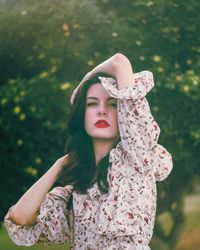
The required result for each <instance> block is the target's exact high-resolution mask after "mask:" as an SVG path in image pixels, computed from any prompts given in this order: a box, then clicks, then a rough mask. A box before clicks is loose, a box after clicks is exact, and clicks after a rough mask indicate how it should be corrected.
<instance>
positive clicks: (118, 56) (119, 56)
mask: <svg viewBox="0 0 200 250" xmlns="http://www.w3.org/2000/svg"><path fill="white" fill-rule="evenodd" d="M114 62H115V63H124V62H129V60H128V58H127V57H126V56H125V55H123V54H122V53H116V54H115V55H114Z"/></svg>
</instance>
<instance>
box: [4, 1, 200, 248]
mask: <svg viewBox="0 0 200 250" xmlns="http://www.w3.org/2000/svg"><path fill="white" fill-rule="evenodd" d="M199 7H200V3H199V1H197V0H192V1H190V2H188V1H187V2H186V1H181V0H175V1H165V0H163V1H161V0H156V1H143V0H140V1H139V0H136V1H131V0H129V1H128V0H124V1H119V0H101V1H100V0H79V1H78V0H73V1H72V0H71V1H70V0H65V1H64V0H60V1H57V0H44V1H39V0H35V1H31V0H29V1H26V0H21V1H16V0H12V1H11V0H7V1H3V0H0V71H1V72H0V138H1V140H0V169H1V177H0V178H1V179H0V219H1V221H3V218H4V216H5V214H6V211H7V210H8V208H9V207H10V206H11V205H12V204H13V203H15V202H16V201H17V200H18V199H19V197H20V196H21V195H22V194H23V193H24V192H25V191H26V190H27V189H28V188H29V187H30V186H31V184H32V183H34V182H35V181H36V180H37V179H38V178H39V177H40V176H41V175H42V174H43V173H44V172H45V171H46V170H47V169H48V168H49V167H50V166H51V165H52V164H53V163H54V161H55V160H56V159H57V158H58V157H60V156H62V155H63V154H64V145H65V142H66V139H67V134H66V120H67V115H68V112H69V110H70V105H69V97H70V94H71V93H72V90H73V88H74V86H76V85H77V84H78V82H79V81H80V80H81V78H82V77H83V76H84V74H85V73H87V72H88V71H89V70H91V69H92V67H94V66H95V65H97V64H98V63H100V62H101V61H103V60H105V59H106V58H108V57H110V56H111V55H113V54H114V53H117V52H121V53H123V54H125V55H126V56H127V57H128V58H130V60H131V63H132V64H133V68H134V71H135V72H137V71H142V70H150V71H152V72H153V74H154V80H155V88H154V89H153V90H152V91H151V92H150V93H149V94H148V96H147V98H148V101H149V102H150V106H151V110H152V113H153V115H154V117H155V119H156V120H157V122H158V124H159V125H160V128H161V135H160V139H159V143H160V144H163V145H164V146H165V147H166V148H167V149H168V151H169V152H170V153H171V154H172V156H173V162H174V169H173V171H172V173H171V175H170V176H169V178H168V179H167V180H166V181H164V182H162V183H158V193H159V195H158V211H157V219H156V226H155V230H154V237H153V240H152V244H153V247H152V249H153V250H154V249H156V247H157V246H158V247H159V246H161V245H162V250H164V249H168V250H172V249H175V248H176V249H181V250H187V249H190V250H198V249H199V248H198V247H199V245H200V242H199V239H198V238H199V237H197V236H196V235H199V233H200V220H199V218H200V215H199V213H198V210H197V209H196V210H195V207H198V206H199V203H198V200H199V191H200V189H199V180H200V178H199V176H200V166H199V165H200V164H199V161H200V160H199V152H200V127H199V121H200V119H199V117H200V105H199V104H200V102H199V100H200V88H199V82H200V81H199V78H200V77H199V75H200V74H199V73H200V61H199V58H200V56H199V54H200V45H199V44H200V30H199V23H200V20H199V19H200V16H199ZM82 143H83V144H84V142H82ZM186 201H187V202H186ZM186 203H187V204H189V205H190V204H192V205H193V207H194V209H192V210H191V209H188V206H189V205H185V204H186ZM192 205H191V206H192ZM188 223H189V224H188ZM3 239H4V240H3ZM4 242H5V244H8V245H9V244H10V243H6V242H7V238H6V234H5V231H3V229H2V230H1V232H0V246H1V244H4ZM181 244H182V245H181ZM195 244H196V245H195ZM180 246H181V247H180ZM178 247H180V248H178ZM187 247H188V248H187ZM1 248H2V249H14V247H10V248H6V246H5V245H2V247H1ZM37 249H39V248H37ZM41 249H43V248H41ZM56 249H57V248H56ZM158 249H161V248H158Z"/></svg>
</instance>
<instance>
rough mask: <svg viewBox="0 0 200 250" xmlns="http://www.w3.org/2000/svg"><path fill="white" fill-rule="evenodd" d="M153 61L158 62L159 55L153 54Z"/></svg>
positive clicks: (159, 60) (159, 59)
mask: <svg viewBox="0 0 200 250" xmlns="http://www.w3.org/2000/svg"><path fill="white" fill-rule="evenodd" d="M152 59H153V61H154V62H156V63H159V62H161V57H160V56H159V55H155V56H153V58H152Z"/></svg>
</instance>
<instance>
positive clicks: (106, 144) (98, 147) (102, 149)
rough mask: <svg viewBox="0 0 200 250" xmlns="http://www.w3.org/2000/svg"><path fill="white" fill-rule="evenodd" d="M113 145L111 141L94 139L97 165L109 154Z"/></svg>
mask: <svg viewBox="0 0 200 250" xmlns="http://www.w3.org/2000/svg"><path fill="white" fill-rule="evenodd" d="M112 143H113V141H111V140H101V139H93V147H94V152H95V161H96V165H97V164H98V163H99V162H100V160H101V159H102V158H103V157H104V156H105V155H107V154H108V152H109V151H110V149H111V147H112Z"/></svg>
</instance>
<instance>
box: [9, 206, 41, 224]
mask: <svg viewBox="0 0 200 250" xmlns="http://www.w3.org/2000/svg"><path fill="white" fill-rule="evenodd" d="M36 218H37V216H32V217H31V218H30V217H28V218H27V217H26V216H25V215H23V214H21V213H18V212H17V211H15V209H14V208H13V209H11V211H10V212H9V219H10V221H11V222H13V223H14V224H16V225H19V226H32V225H34V224H35V223H36Z"/></svg>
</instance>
